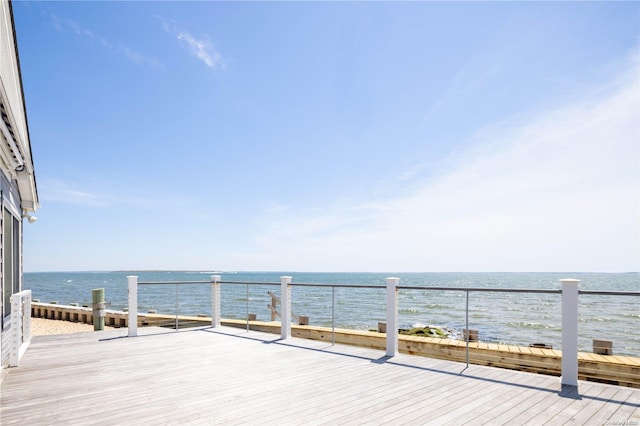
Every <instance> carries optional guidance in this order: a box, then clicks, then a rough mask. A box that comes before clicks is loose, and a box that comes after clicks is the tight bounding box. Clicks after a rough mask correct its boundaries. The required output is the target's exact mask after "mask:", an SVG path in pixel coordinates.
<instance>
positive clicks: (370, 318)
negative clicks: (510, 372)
mask: <svg viewBox="0 0 640 426" xmlns="http://www.w3.org/2000/svg"><path fill="white" fill-rule="evenodd" d="M212 273H213V272H209V271H205V272H199V271H195V272H149V271H143V272H134V271H127V272H47V273H25V274H24V288H25V289H31V290H32V292H33V297H34V298H36V299H40V300H41V301H42V302H50V301H54V300H55V301H57V302H58V303H59V304H69V303H71V302H78V303H81V304H89V303H90V302H91V290H92V289H93V288H104V289H105V294H106V299H107V302H108V303H109V305H108V309H113V310H122V309H123V308H125V307H126V306H127V278H126V277H127V275H138V276H139V281H140V282H144V281H208V280H209V279H210V276H211V275H212ZM221 275H222V280H223V281H234V282H242V283H245V282H249V283H256V282H261V283H262V282H265V283H274V284H279V282H280V276H283V275H290V276H292V277H293V281H292V282H293V283H294V284H295V283H313V284H350V285H353V284H357V285H381V286H383V285H385V278H386V277H389V276H396V277H399V278H400V286H439V287H487V288H525V289H560V282H559V281H560V279H563V278H576V279H579V280H581V283H580V289H581V290H614V291H639V290H640V275H639V274H638V273H629V274H604V273H603V274H597V273H562V274H559V273H301V272H264V273H262V272H237V273H236V272H233V273H222V274H221ZM269 290H271V291H273V292H274V293H275V294H277V295H278V294H279V293H280V288H279V285H277V286H269V285H253V284H252V285H248V286H247V285H235V284H223V285H222V286H221V297H222V308H221V309H222V317H223V318H235V319H245V318H246V315H247V312H250V313H255V314H256V315H257V317H258V320H267V321H268V320H269V319H270V313H269V309H268V306H267V305H269V304H270V302H271V298H270V297H269V296H268V294H267V291H269ZM332 300H334V301H335V305H334V306H333V308H332ZM560 302H561V300H560V295H559V294H522V293H496V292H475V293H474V292H472V293H470V296H469V328H471V329H477V330H479V338H480V340H481V341H485V342H494V343H505V344H514V345H529V344H530V343H545V344H549V345H552V346H553V347H554V348H556V349H562V347H561V304H560ZM138 304H139V305H138V310H139V312H146V311H147V310H149V309H155V310H157V311H158V312H159V313H167V314H175V312H176V308H177V310H178V313H179V314H180V315H197V314H207V315H209V314H210V313H211V296H210V286H208V285H202V284H200V285H180V286H174V285H155V286H139V289H138ZM465 305H466V296H465V293H464V292H462V291H434V290H400V291H399V323H400V327H402V328H409V327H414V326H424V325H435V326H438V327H442V328H444V329H447V330H448V331H449V332H450V333H451V334H452V337H454V338H456V337H459V336H460V334H461V330H462V329H463V328H464V327H465ZM292 310H293V312H294V313H296V314H299V315H306V316H308V317H309V322H310V324H311V325H318V326H329V327H330V326H331V324H332V312H334V318H335V326H336V327H337V328H351V329H376V328H377V324H378V321H385V315H386V301H385V290H384V289H370V288H362V289H360V288H336V289H335V291H332V289H331V288H328V287H322V286H318V287H295V286H294V287H293V288H292ZM592 339H604V340H611V341H613V351H614V354H616V355H628V356H636V357H640V297H636V296H594V295H580V298H579V325H578V345H579V347H580V350H584V351H591V350H592Z"/></svg>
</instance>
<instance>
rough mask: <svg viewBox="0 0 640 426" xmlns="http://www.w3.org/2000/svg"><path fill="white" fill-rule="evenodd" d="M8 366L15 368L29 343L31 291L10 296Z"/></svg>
mask: <svg viewBox="0 0 640 426" xmlns="http://www.w3.org/2000/svg"><path fill="white" fill-rule="evenodd" d="M10 302H11V334H10V337H9V345H10V349H9V365H10V366H12V367H17V366H18V364H19V363H20V359H21V358H22V355H24V352H25V351H26V350H27V348H28V347H29V343H30V342H31V290H23V291H21V292H19V293H15V294H13V295H11V299H10Z"/></svg>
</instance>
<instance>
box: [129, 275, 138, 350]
mask: <svg viewBox="0 0 640 426" xmlns="http://www.w3.org/2000/svg"><path fill="white" fill-rule="evenodd" d="M127 283H128V287H129V337H135V336H137V335H138V277H137V276H135V275H129V276H127Z"/></svg>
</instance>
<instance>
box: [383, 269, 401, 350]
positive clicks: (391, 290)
mask: <svg viewBox="0 0 640 426" xmlns="http://www.w3.org/2000/svg"><path fill="white" fill-rule="evenodd" d="M399 282H400V278H394V277H391V278H387V353H386V355H387V356H395V355H396V354H397V353H398V283H399Z"/></svg>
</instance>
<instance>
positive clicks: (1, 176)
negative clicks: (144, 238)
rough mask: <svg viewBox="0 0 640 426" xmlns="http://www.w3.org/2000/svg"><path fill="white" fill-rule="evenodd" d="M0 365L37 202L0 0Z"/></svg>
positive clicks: (9, 27) (8, 18) (6, 5)
mask: <svg viewBox="0 0 640 426" xmlns="http://www.w3.org/2000/svg"><path fill="white" fill-rule="evenodd" d="M0 102H1V103H2V107H3V111H2V112H3V114H2V117H0V194H1V196H0V201H1V206H0V323H1V324H0V349H1V351H0V365H1V367H3V368H4V367H6V366H8V364H9V351H10V347H9V343H10V339H9V336H10V333H11V323H10V317H9V315H10V303H8V298H9V297H10V296H11V294H13V293H16V292H19V291H21V290H22V223H23V215H24V214H25V213H28V212H33V211H35V210H36V209H37V207H38V196H37V191H36V185H35V174H34V170H33V161H32V157H31V144H30V141H29V128H28V123H27V116H26V111H25V105H24V95H23V90H22V80H21V75H20V60H19V57H18V48H17V44H16V39H15V30H14V21H13V12H12V6H11V3H10V2H9V1H8V0H0Z"/></svg>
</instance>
